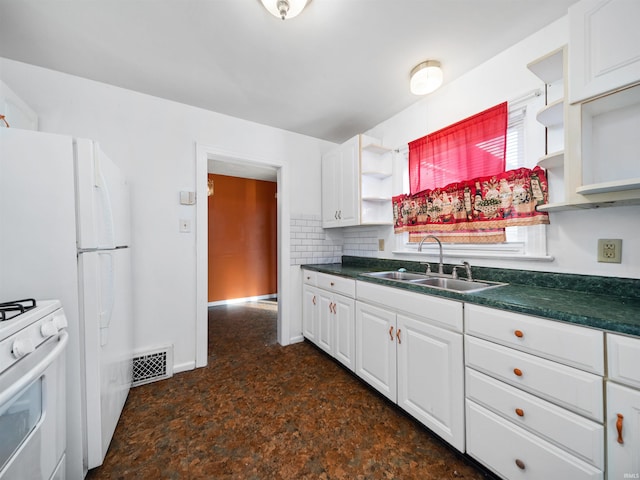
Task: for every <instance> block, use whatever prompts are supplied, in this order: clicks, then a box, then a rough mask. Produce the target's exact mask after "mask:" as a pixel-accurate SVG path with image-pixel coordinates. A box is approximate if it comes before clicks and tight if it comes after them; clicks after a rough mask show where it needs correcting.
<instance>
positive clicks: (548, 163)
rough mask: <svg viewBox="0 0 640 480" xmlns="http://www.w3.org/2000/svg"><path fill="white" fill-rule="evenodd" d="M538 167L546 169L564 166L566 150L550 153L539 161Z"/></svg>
mask: <svg viewBox="0 0 640 480" xmlns="http://www.w3.org/2000/svg"><path fill="white" fill-rule="evenodd" d="M538 166H539V167H541V168H544V169H550V168H559V167H563V166H564V150H560V151H559V152H553V153H549V154H548V155H545V156H544V157H541V158H540V160H538Z"/></svg>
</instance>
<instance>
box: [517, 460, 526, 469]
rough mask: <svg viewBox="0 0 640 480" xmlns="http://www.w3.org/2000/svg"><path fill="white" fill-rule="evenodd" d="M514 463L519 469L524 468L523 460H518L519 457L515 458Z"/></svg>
mask: <svg viewBox="0 0 640 480" xmlns="http://www.w3.org/2000/svg"><path fill="white" fill-rule="evenodd" d="M516 465H517V466H518V468H519V469H520V470H524V468H525V466H524V462H523V461H522V460H520V459H519V458H516Z"/></svg>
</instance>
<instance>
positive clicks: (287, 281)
mask: <svg viewBox="0 0 640 480" xmlns="http://www.w3.org/2000/svg"><path fill="white" fill-rule="evenodd" d="M209 172H211V173H218V174H224V175H232V176H237V177H245V178H246V177H248V176H251V175H255V174H256V173H259V172H262V174H265V173H269V174H270V175H271V176H272V177H271V178H273V175H274V174H275V180H276V184H277V187H276V190H277V193H276V196H277V200H276V210H277V295H278V299H277V303H278V320H277V339H278V343H279V344H280V345H282V346H285V345H289V343H291V332H290V315H291V313H290V311H291V308H292V307H291V295H292V287H291V269H290V264H291V259H290V211H289V185H288V182H289V179H288V168H287V166H286V165H285V164H283V162H281V161H280V160H278V159H269V158H258V157H255V156H252V155H250V154H246V153H242V152H230V151H228V150H223V149H220V148H219V147H215V146H211V145H202V144H198V145H197V146H196V311H197V319H196V334H195V353H196V367H204V366H206V365H207V358H208V352H207V345H208V342H207V331H208V196H207V191H208V188H207V187H208V182H207V180H208V174H209Z"/></svg>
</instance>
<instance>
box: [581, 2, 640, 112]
mask: <svg viewBox="0 0 640 480" xmlns="http://www.w3.org/2000/svg"><path fill="white" fill-rule="evenodd" d="M639 20H640V2H639V1H638V0H582V1H581V2H579V3H576V4H575V5H572V6H571V7H570V8H569V26H570V27H569V29H570V30H569V38H570V42H569V100H570V102H571V103H576V102H580V101H583V100H586V99H588V98H592V97H595V96H598V95H601V94H604V93H607V92H610V91H612V90H615V89H618V88H621V87H624V86H627V85H631V84H633V83H636V82H639V81H640V28H638V21H639Z"/></svg>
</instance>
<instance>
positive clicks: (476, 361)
mask: <svg viewBox="0 0 640 480" xmlns="http://www.w3.org/2000/svg"><path fill="white" fill-rule="evenodd" d="M465 356H466V364H467V366H468V367H472V368H474V369H476V370H479V371H481V372H483V373H486V374H487V375H489V376H491V377H494V378H497V379H499V380H502V381H504V382H507V383H508V384H510V385H513V386H515V387H518V388H521V389H523V390H526V391H528V392H529V393H533V394H534V395H539V396H541V397H543V398H545V399H547V400H549V401H551V402H554V403H556V404H558V405H560V406H562V407H565V408H568V409H569V410H571V411H573V412H575V413H578V414H580V415H584V416H586V417H589V418H591V419H593V420H596V421H598V422H602V421H603V415H604V412H603V379H602V377H599V376H597V375H593V374H591V373H587V372H583V371H582V370H578V369H575V368H572V367H567V366H566V365H561V364H559V363H555V362H552V361H550V360H546V359H544V358H540V357H536V356H534V355H529V354H528V353H523V352H519V351H517V350H513V349H511V348H507V347H503V346H501V345H497V344H495V343H491V342H487V341H485V340H481V339H478V338H474V337H470V336H468V335H466V336H465ZM518 373H519V375H518Z"/></svg>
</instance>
